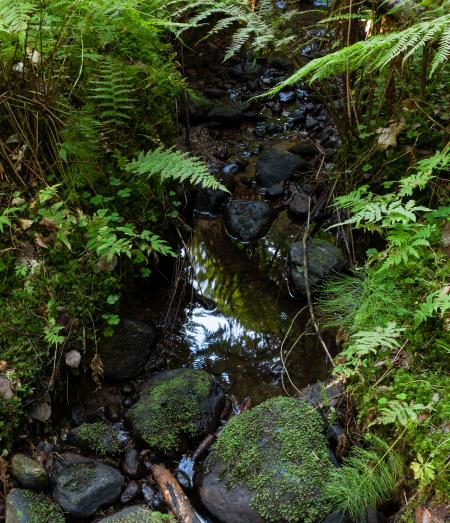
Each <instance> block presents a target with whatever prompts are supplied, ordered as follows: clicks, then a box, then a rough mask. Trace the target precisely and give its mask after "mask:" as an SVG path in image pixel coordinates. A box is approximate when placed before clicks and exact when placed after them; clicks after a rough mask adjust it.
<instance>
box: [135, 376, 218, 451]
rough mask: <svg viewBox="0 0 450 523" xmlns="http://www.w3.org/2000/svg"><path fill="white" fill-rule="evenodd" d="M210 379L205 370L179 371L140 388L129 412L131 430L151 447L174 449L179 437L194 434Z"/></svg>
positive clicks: (177, 444)
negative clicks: (141, 390) (131, 424)
mask: <svg viewBox="0 0 450 523" xmlns="http://www.w3.org/2000/svg"><path fill="white" fill-rule="evenodd" d="M212 380H213V378H212V377H211V376H209V375H208V374H207V373H206V372H202V371H196V370H192V371H190V370H183V371H181V372H179V373H177V374H175V375H174V376H173V377H171V378H168V379H164V380H163V381H161V382H156V383H155V384H153V385H150V386H148V387H146V388H145V389H144V391H143V392H142V395H141V399H140V400H139V401H138V403H136V404H135V405H134V406H133V407H132V409H131V411H130V417H131V420H132V421H133V425H134V427H135V429H136V430H137V431H138V432H139V434H140V435H141V437H142V438H143V439H144V440H145V441H146V442H147V443H148V445H150V446H151V447H153V448H157V449H159V450H161V451H164V452H168V453H170V452H174V451H177V450H178V449H179V447H180V442H181V439H182V438H183V436H188V437H196V436H198V435H199V434H198V421H199V419H200V418H201V417H202V414H203V411H204V401H205V398H206V397H207V396H208V393H209V390H210V387H211V384H212Z"/></svg>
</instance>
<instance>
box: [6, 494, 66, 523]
mask: <svg viewBox="0 0 450 523" xmlns="http://www.w3.org/2000/svg"><path fill="white" fill-rule="evenodd" d="M64 521H65V520H64V516H63V515H62V513H61V511H60V509H59V507H58V505H56V504H55V503H53V502H52V501H51V500H50V499H49V498H47V496H44V495H43V494H37V493H36V492H32V491H31V490H24V489H18V488H15V489H12V490H11V491H10V492H9V494H8V496H7V497H6V523H64Z"/></svg>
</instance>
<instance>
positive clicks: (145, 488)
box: [141, 483, 156, 505]
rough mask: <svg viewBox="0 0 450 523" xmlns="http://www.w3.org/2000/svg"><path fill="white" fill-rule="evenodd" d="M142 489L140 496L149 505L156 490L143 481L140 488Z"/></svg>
mask: <svg viewBox="0 0 450 523" xmlns="http://www.w3.org/2000/svg"><path fill="white" fill-rule="evenodd" d="M141 491H142V497H143V498H144V499H145V501H146V502H147V503H148V504H149V505H151V504H152V502H153V499H154V497H155V495H156V490H155V489H154V488H153V487H152V486H151V485H148V484H147V483H144V484H143V485H142V488H141Z"/></svg>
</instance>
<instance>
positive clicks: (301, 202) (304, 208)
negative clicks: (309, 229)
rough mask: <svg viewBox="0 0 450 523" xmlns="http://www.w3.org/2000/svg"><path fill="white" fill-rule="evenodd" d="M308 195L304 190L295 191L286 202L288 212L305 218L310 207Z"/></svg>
mask: <svg viewBox="0 0 450 523" xmlns="http://www.w3.org/2000/svg"><path fill="white" fill-rule="evenodd" d="M309 200H310V198H309V196H308V195H307V194H306V193H304V192H297V193H295V194H294V195H293V196H292V198H291V199H290V200H289V203H288V212H289V214H292V215H293V216H295V217H296V218H306V217H307V216H308V210H309V208H310V203H309Z"/></svg>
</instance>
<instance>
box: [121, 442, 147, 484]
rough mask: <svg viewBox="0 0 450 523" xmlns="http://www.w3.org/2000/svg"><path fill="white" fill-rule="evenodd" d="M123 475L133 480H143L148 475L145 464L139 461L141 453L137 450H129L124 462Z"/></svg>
mask: <svg viewBox="0 0 450 523" xmlns="http://www.w3.org/2000/svg"><path fill="white" fill-rule="evenodd" d="M122 470H123V473H124V474H125V475H126V476H128V477H130V478H133V479H141V478H143V477H144V476H145V474H146V469H145V466H144V464H143V463H142V462H141V460H140V459H139V452H138V451H137V450H136V449H131V450H129V451H128V452H127V453H126V454H125V457H124V459H123V461H122Z"/></svg>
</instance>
